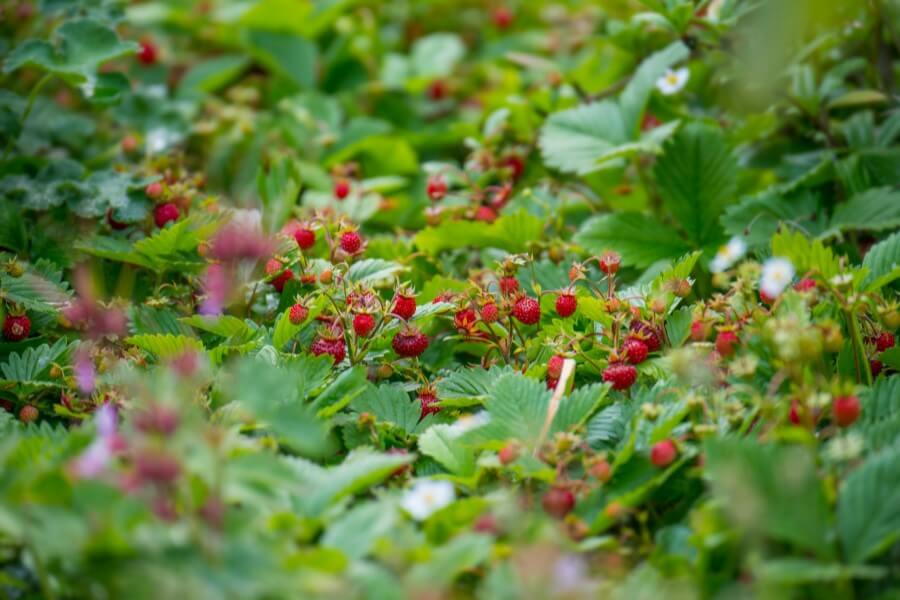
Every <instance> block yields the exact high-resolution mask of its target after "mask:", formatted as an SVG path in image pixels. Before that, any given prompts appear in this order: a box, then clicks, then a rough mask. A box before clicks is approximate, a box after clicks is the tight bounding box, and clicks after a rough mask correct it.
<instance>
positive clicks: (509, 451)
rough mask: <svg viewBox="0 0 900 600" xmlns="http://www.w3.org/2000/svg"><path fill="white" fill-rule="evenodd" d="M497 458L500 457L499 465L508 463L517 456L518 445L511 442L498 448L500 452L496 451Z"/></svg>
mask: <svg viewBox="0 0 900 600" xmlns="http://www.w3.org/2000/svg"><path fill="white" fill-rule="evenodd" d="M497 458H499V459H500V464H501V465H508V464H509V463H511V462H512V461H514V460H516V459H517V458H519V446H517V445H516V444H513V443H508V444H506V445H505V446H503V447H502V448H500V452H498V453H497Z"/></svg>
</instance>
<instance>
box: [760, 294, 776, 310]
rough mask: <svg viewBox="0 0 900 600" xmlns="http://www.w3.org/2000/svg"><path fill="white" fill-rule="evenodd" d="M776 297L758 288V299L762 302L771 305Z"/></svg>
mask: <svg viewBox="0 0 900 600" xmlns="http://www.w3.org/2000/svg"><path fill="white" fill-rule="evenodd" d="M776 299H777V298H775V297H774V296H770V295H768V294H767V293H765V292H764V291H763V290H759V301H760V302H762V303H763V304H768V305H769V306H771V305H772V304H775V300H776Z"/></svg>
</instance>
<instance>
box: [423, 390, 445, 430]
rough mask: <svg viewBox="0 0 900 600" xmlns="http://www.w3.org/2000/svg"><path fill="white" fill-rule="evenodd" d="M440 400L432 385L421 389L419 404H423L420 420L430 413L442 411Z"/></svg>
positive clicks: (434, 413)
mask: <svg viewBox="0 0 900 600" xmlns="http://www.w3.org/2000/svg"><path fill="white" fill-rule="evenodd" d="M438 402H439V400H438V397H437V394H436V393H435V391H434V388H433V387H431V386H430V385H426V386H425V387H423V388H422V389H421V390H419V404H420V405H421V406H422V413H421V414H420V415H419V420H420V421H421V420H422V419H424V418H425V417H427V416H428V415H436V414H437V413H439V412H441V407H440V406H439V405H438Z"/></svg>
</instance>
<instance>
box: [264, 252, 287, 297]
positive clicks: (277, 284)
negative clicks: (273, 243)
mask: <svg viewBox="0 0 900 600" xmlns="http://www.w3.org/2000/svg"><path fill="white" fill-rule="evenodd" d="M282 269H284V265H283V264H281V261H279V260H278V259H277V258H270V259H269V261H268V262H267V263H266V275H268V276H270V277H271V276H273V275H275V277H274V278H273V279H271V280H270V281H269V283H271V284H272V287H273V288H275V291H277V292H278V293H281V290H283V289H284V285H285V284H286V283H287V282H288V281H290V280H291V279H292V278H293V277H294V272H293V271H291V270H290V269H284V270H282Z"/></svg>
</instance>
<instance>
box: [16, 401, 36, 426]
mask: <svg viewBox="0 0 900 600" xmlns="http://www.w3.org/2000/svg"><path fill="white" fill-rule="evenodd" d="M38 416H39V413H38V409H37V408H36V407H34V406H32V405H31V404H26V405H25V406H23V407H22V409H21V410H19V420H20V421H22V422H23V423H34V422H35V421H37V420H38Z"/></svg>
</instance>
